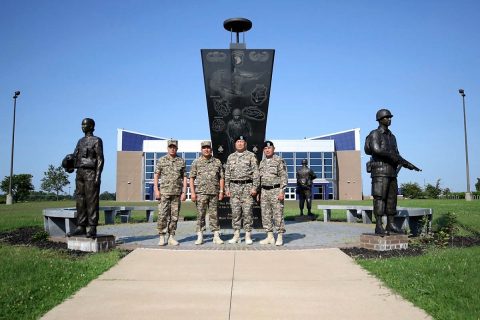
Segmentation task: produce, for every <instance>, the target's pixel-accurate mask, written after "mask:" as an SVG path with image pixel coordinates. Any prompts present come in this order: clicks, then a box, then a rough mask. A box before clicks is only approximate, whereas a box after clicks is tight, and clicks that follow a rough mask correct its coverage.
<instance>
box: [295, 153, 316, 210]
mask: <svg viewBox="0 0 480 320" xmlns="http://www.w3.org/2000/svg"><path fill="white" fill-rule="evenodd" d="M315 178H317V176H316V175H315V173H314V172H313V170H312V169H310V168H309V167H308V160H307V159H303V160H302V167H301V168H300V169H298V170H297V193H298V196H299V200H300V202H299V206H300V215H301V216H303V208H304V207H305V202H307V210H308V215H312V185H313V180H314V179H315Z"/></svg>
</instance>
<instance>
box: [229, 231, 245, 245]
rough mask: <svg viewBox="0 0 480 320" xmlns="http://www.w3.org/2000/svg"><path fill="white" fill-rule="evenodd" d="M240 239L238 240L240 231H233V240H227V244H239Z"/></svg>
mask: <svg viewBox="0 0 480 320" xmlns="http://www.w3.org/2000/svg"><path fill="white" fill-rule="evenodd" d="M240 242H242V239H240V230H235V231H234V232H233V238H232V239H230V240H228V243H240Z"/></svg>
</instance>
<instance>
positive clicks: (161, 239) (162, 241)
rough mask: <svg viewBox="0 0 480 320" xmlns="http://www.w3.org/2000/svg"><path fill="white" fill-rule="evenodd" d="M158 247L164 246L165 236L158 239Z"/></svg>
mask: <svg viewBox="0 0 480 320" xmlns="http://www.w3.org/2000/svg"><path fill="white" fill-rule="evenodd" d="M158 245H159V246H164V245H165V236H164V235H163V234H161V235H160V239H158Z"/></svg>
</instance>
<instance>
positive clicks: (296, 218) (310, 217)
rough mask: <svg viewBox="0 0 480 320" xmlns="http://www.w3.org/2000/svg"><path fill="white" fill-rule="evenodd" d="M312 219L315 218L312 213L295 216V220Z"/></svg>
mask: <svg viewBox="0 0 480 320" xmlns="http://www.w3.org/2000/svg"><path fill="white" fill-rule="evenodd" d="M314 220H315V215H313V214H310V215H309V214H307V215H301V216H295V221H297V222H305V221H314Z"/></svg>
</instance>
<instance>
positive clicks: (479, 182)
mask: <svg viewBox="0 0 480 320" xmlns="http://www.w3.org/2000/svg"><path fill="white" fill-rule="evenodd" d="M475 190H477V192H480V178H477V183H475Z"/></svg>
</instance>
